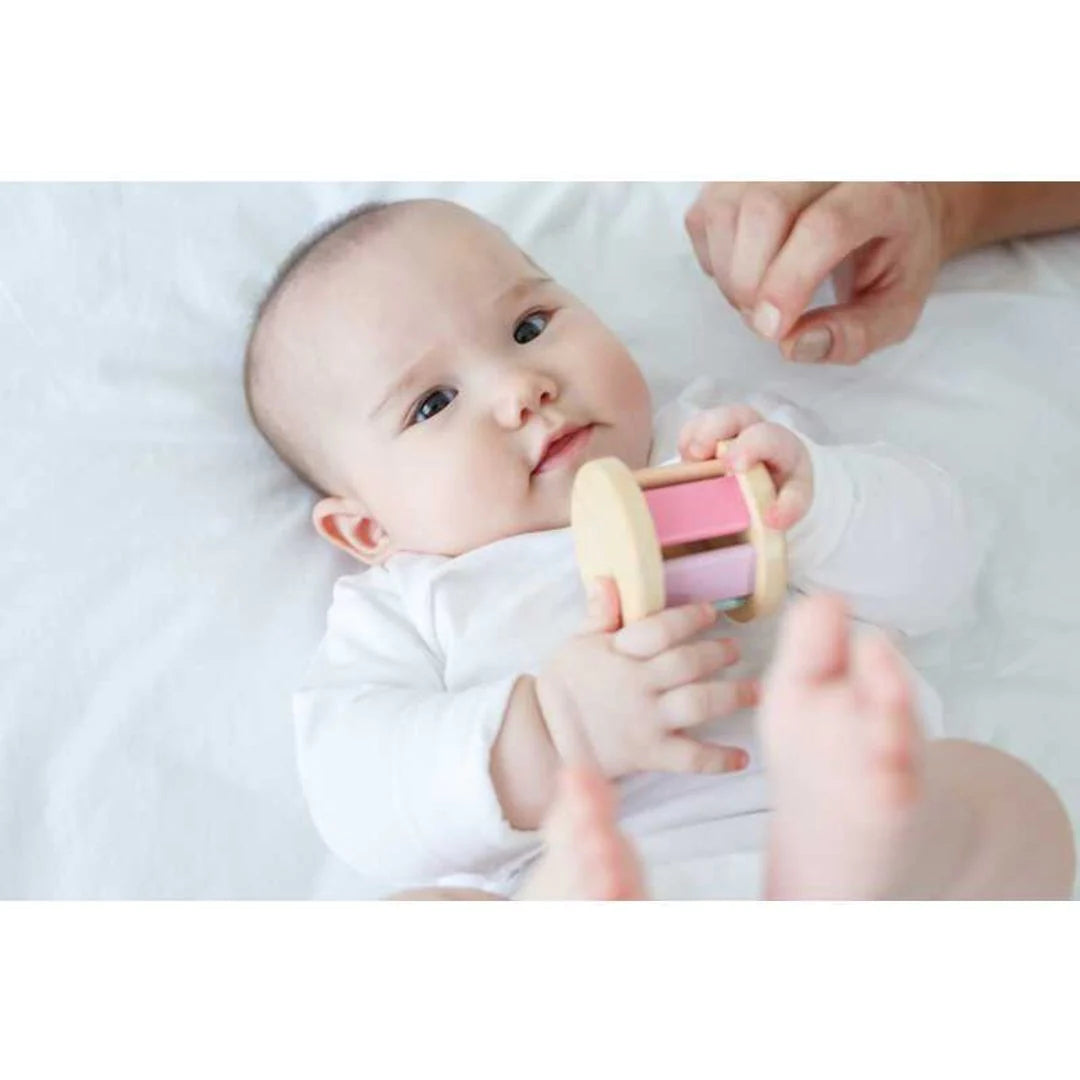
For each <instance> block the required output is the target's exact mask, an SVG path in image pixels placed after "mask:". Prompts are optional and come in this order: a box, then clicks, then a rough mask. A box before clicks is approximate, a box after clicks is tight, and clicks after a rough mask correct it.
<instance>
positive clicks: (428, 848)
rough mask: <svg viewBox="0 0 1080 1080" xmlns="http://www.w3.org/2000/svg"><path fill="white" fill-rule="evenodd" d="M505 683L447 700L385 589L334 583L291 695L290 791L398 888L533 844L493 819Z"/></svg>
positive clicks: (372, 872)
mask: <svg viewBox="0 0 1080 1080" xmlns="http://www.w3.org/2000/svg"><path fill="white" fill-rule="evenodd" d="M364 577H365V578H368V575H364ZM514 682H515V676H514V675H507V676H506V677H504V678H501V679H496V680H494V681H491V682H487V683H483V684H480V685H476V686H473V687H470V688H468V689H465V690H461V691H458V692H453V693H451V692H448V691H447V690H446V689H445V687H444V684H443V681H442V674H441V670H440V665H439V661H438V658H437V657H436V656H435V655H434V654H433V652H432V650H431V649H430V648H429V647H428V645H427V644H426V643H425V642H424V640H423V639H422V637H421V636H420V634H419V633H418V631H417V629H416V627H415V625H414V623H413V621H412V620H411V619H410V618H409V617H408V614H407V612H406V611H405V609H404V604H403V602H402V600H401V598H400V596H398V595H397V593H396V591H395V590H394V589H393V587H392V586H391V585H388V584H386V583H385V582H384V584H383V585H382V586H380V585H379V584H378V578H374V577H373V578H369V579H368V580H364V581H361V579H360V578H355V577H354V578H345V579H342V580H341V581H340V582H339V583H338V585H337V587H336V588H335V590H334V600H333V604H332V606H331V609H330V613H329V616H328V624H327V632H326V636H325V638H324V639H323V642H322V645H321V646H320V648H319V651H318V653H317V655H316V657H315V659H314V661H313V663H312V666H311V668H310V670H309V674H308V678H307V680H306V682H305V685H304V686H303V687H302V688H301V689H300V690H298V691H297V692H296V694H295V695H294V699H293V704H294V716H295V719H296V732H297V752H298V758H299V769H300V777H301V783H302V786H303V789H304V793H305V795H306V797H307V801H308V806H309V808H310V812H311V815H312V818H313V820H314V822H315V825H316V827H317V828H318V830H319V832H320V833H321V835H322V837H323V839H324V840H325V842H326V844H327V845H328V846H329V847H330V849H331V850H332V851H334V853H335V854H337V855H338V856H339V858H341V859H343V860H344V861H345V862H347V863H349V864H350V865H351V866H353V867H354V868H355V869H357V870H358V871H360V872H361V873H363V874H364V875H366V876H368V877H370V878H374V879H376V880H378V881H380V882H386V883H388V884H393V885H395V886H404V885H416V884H430V883H432V882H434V881H437V880H439V879H440V878H441V877H444V876H446V875H449V874H453V873H457V872H460V871H462V870H463V869H466V868H467V869H469V870H471V871H474V872H477V873H485V872H488V871H493V870H494V869H495V868H496V867H497V866H500V865H502V864H504V863H506V861H507V860H508V859H511V858H513V857H514V856H515V855H517V854H519V853H522V852H526V851H528V850H530V849H532V848H535V846H536V834H535V833H524V832H518V831H516V830H514V829H512V828H511V827H510V826H509V825H508V824H507V823H506V822H505V820H504V819H503V816H502V812H501V809H500V807H499V804H498V800H497V799H496V797H495V793H494V789H493V786H492V783H491V777H490V773H489V763H490V756H491V747H492V744H493V742H494V740H495V737H496V735H497V734H498V731H499V727H500V725H501V723H502V719H503V714H504V712H505V710H506V706H507V702H508V700H509V697H510V692H511V690H512V688H513V685H514Z"/></svg>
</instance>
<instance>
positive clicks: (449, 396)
mask: <svg viewBox="0 0 1080 1080" xmlns="http://www.w3.org/2000/svg"><path fill="white" fill-rule="evenodd" d="M457 394H458V392H457V391H456V390H454V389H453V388H452V387H449V386H440V387H439V388H438V390H432V391H431V393H430V394H426V395H425V396H424V397H422V398H421V399H420V400H419V401H418V402H417V403H416V407H415V408H414V409H413V411H412V412H411V413H410V414H409V423H410V424H419V423H422V422H423V421H424V420H430V419H431V418H432V417H433V416H435V415H437V414H438V413H441V412H442V411H443V409H445V408H446V407H447V406H448V405H449V404H450V402H452V401H453V400H454V398H456V397H457Z"/></svg>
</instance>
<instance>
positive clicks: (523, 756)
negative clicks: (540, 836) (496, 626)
mask: <svg viewBox="0 0 1080 1080" xmlns="http://www.w3.org/2000/svg"><path fill="white" fill-rule="evenodd" d="M558 769H559V756H558V753H557V752H556V750H555V746H554V743H553V742H552V739H551V736H550V734H549V733H548V729H547V725H546V724H545V722H544V717H543V713H542V711H541V708H540V702H539V698H538V696H537V692H536V679H534V678H533V676H531V675H522V676H521V677H520V678H519V679H518V680H517V682H516V683H515V684H514V688H513V690H512V691H511V693H510V700H509V702H508V704H507V708H506V715H505V716H504V718H503V723H502V728H501V729H500V731H499V734H498V736H497V737H496V739H495V744H494V746H493V747H492V752H491V779H492V783H493V784H494V786H495V793H496V795H497V797H498V799H499V804H500V806H501V807H502V809H503V814H504V816H505V818H506V820H507V821H508V822H509V824H510V825H511V826H513V827H514V828H516V829H536V828H539V827H540V824H541V823H542V821H543V819H544V816H545V815H546V813H547V810H548V807H549V806H550V805H551V802H552V800H553V798H554V796H555V783H556V777H557V774H558Z"/></svg>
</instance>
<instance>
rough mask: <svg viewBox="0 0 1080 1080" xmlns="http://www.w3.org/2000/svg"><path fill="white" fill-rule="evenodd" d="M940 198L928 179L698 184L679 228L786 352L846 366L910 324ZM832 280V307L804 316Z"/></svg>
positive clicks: (937, 255) (925, 275)
mask: <svg viewBox="0 0 1080 1080" xmlns="http://www.w3.org/2000/svg"><path fill="white" fill-rule="evenodd" d="M943 202H944V199H943V194H942V191H941V189H940V187H939V186H938V185H936V184H920V183H867V184H861V183H843V184H821V183H785V184H772V183H754V184H728V183H723V184H706V185H704V187H703V188H702V190H701V193H700V194H699V196H698V198H697V200H696V201H695V203H694V205H693V206H692V207H691V208H690V210H689V211H688V212H687V214H686V229H687V232H688V233H689V234H690V239H691V241H692V243H693V245H694V251H695V253H696V254H697V258H698V262H699V263H700V264H701V268H702V269H703V270H704V271H705V273H707V274H710V275H711V276H712V277H713V278H715V279H716V282H717V284H718V285H719V286H720V290H721V292H722V293H723V294H724V296H726V297H727V299H728V300H729V301H730V303H731V304H732V305H733V306H734V307H736V308H737V309H738V310H739V311H740V312H741V313H742V315H743V317H744V318H745V319H746V321H747V323H748V324H749V325H750V326H751V327H752V328H753V329H754V330H756V331H757V332H758V333H759V334H761V335H762V336H763V337H765V338H767V339H769V340H770V341H776V342H777V343H778V344H779V346H780V349H781V351H782V352H783V354H784V356H786V357H787V358H788V359H789V360H798V361H810V362H821V361H824V362H828V363H834V364H854V363H857V362H858V361H859V360H862V359H863V358H864V357H865V356H867V355H868V354H869V353H871V352H873V351H874V350H876V349H880V348H882V347H883V346H885V345H891V344H893V343H895V342H898V341H901V340H903V339H904V338H905V337H907V335H908V334H909V333H910V332H911V330H912V328H913V327H914V325H915V323H916V321H917V319H918V317H919V314H920V312H921V311H922V308H923V304H924V303H925V301H926V297H927V295H928V294H929V292H930V287H931V285H932V284H933V281H934V278H935V276H936V274H937V271H938V268H939V266H940V265H941V263H942V261H943V260H944V258H945V256H946V253H947V244H946V238H945V235H944V211H943ZM830 275H832V276H833V283H834V287H835V290H836V293H837V301H838V302H837V303H836V304H835V305H834V306H832V307H828V308H819V309H817V310H815V311H812V312H809V313H808V312H807V311H806V309H807V306H808V305H809V303H810V301H811V300H812V298H813V296H814V293H815V292H816V291H817V289H818V287H819V286H820V285H821V284H822V283H823V282H824V281H825V280H826V279H827V278H828V277H830Z"/></svg>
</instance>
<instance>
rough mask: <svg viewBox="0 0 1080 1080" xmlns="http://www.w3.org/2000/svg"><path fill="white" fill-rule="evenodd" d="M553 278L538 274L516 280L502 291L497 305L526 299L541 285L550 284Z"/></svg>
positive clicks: (496, 301) (496, 302)
mask: <svg viewBox="0 0 1080 1080" xmlns="http://www.w3.org/2000/svg"><path fill="white" fill-rule="evenodd" d="M551 283H552V282H551V278H549V277H548V276H547V275H546V274H537V275H536V276H534V277H527V278H522V279H521V280H520V281H516V282H515V283H514V284H513V285H511V286H510V288H509V289H507V290H506V291H505V292H503V293H500V294H499V296H498V298H497V299H496V300H495V304H494V306H495V307H501V306H502V305H503V304H508V303H510V302H511V301H515V300H521V299H524V298H525V297H526V296H528V295H529V293H531V292H533V291H534V290H535V289H538V288H539V287H540V286H541V285H550V284H551Z"/></svg>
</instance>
